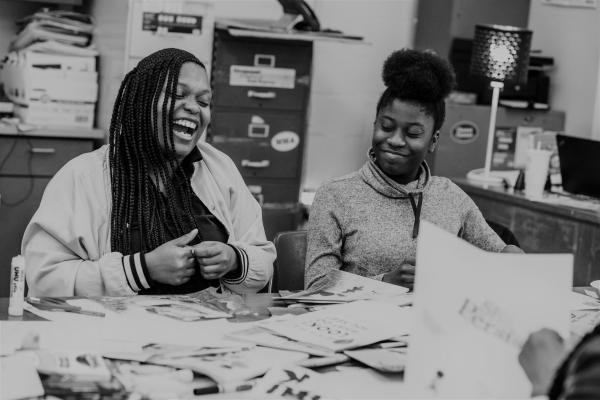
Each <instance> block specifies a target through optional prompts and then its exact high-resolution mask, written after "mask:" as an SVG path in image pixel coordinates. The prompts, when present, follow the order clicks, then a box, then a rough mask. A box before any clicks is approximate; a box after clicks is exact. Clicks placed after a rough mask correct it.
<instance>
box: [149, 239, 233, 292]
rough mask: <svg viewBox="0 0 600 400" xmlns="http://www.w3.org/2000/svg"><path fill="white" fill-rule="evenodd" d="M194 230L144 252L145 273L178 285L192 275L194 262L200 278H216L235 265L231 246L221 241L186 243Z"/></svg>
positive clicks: (231, 269)
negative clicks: (146, 270)
mask: <svg viewBox="0 0 600 400" xmlns="http://www.w3.org/2000/svg"><path fill="white" fill-rule="evenodd" d="M197 233H198V230H197V229H193V230H192V231H190V232H189V233H186V234H185V235H183V236H181V237H179V238H176V239H173V240H170V241H168V242H166V243H163V244H162V245H160V246H158V247H157V248H156V249H154V250H152V251H151V252H149V253H147V254H146V256H145V257H146V266H147V268H148V273H149V274H150V277H151V278H152V279H153V280H154V281H157V282H161V283H166V284H169V285H173V286H179V285H183V284H184V283H186V282H188V281H189V280H190V279H191V278H192V276H194V274H195V273H196V269H197V268H196V266H197V265H198V266H199V271H200V274H201V275H202V277H203V278H204V279H219V278H221V277H222V276H223V275H225V274H227V273H228V272H230V271H233V270H235V269H236V268H237V267H238V266H237V256H236V254H235V250H233V249H232V248H231V247H230V246H228V245H227V244H225V243H221V242H213V241H204V242H201V243H199V244H197V245H194V246H189V245H188V243H190V242H191V241H192V240H193V239H194V238H195V237H196V235H197Z"/></svg>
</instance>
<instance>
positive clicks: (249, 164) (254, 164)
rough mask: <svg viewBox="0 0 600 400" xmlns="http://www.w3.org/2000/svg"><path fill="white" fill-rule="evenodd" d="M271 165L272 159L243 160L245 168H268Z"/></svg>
mask: <svg viewBox="0 0 600 400" xmlns="http://www.w3.org/2000/svg"><path fill="white" fill-rule="evenodd" d="M269 165H271V161H269V160H262V161H250V160H242V167H245V168H268V167H269Z"/></svg>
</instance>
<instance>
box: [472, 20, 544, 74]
mask: <svg viewBox="0 0 600 400" xmlns="http://www.w3.org/2000/svg"><path fill="white" fill-rule="evenodd" d="M532 34H533V32H532V31H529V30H527V29H523V28H517V27H514V26H506V25H476V26H475V38H474V40H473V51H472V53H471V67H470V72H471V75H475V76H480V77H484V78H487V79H490V80H493V81H499V82H504V83H508V82H510V83H514V84H519V85H524V84H525V83H527V67H528V65H529V52H530V50H531V36H532Z"/></svg>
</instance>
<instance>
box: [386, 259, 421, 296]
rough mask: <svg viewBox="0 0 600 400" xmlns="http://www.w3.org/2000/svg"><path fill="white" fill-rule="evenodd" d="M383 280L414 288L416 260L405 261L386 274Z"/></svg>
mask: <svg viewBox="0 0 600 400" xmlns="http://www.w3.org/2000/svg"><path fill="white" fill-rule="evenodd" d="M382 281H383V282H387V283H392V284H394V285H399V286H404V287H406V288H408V289H410V290H412V289H413V285H414V283H415V260H413V259H410V260H406V261H404V262H403V263H402V264H400V266H399V267H397V268H395V269H394V270H392V271H390V272H388V273H387V274H385V275H384V276H383V279H382Z"/></svg>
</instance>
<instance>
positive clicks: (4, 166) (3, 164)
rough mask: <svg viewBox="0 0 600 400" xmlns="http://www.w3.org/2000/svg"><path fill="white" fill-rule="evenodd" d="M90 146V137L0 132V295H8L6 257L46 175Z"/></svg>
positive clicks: (16, 247) (14, 249) (16, 246)
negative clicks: (42, 135)
mask: <svg viewBox="0 0 600 400" xmlns="http://www.w3.org/2000/svg"><path fill="white" fill-rule="evenodd" d="M94 147H95V142H94V140H93V139H91V138H57V137H37V136H24V135H0V194H1V195H2V202H1V204H0V297H8V296H9V285H8V282H9V278H10V261H11V259H12V257H13V256H15V255H17V254H19V253H20V252H21V239H22V237H23V232H24V231H25V227H26V226H27V224H28V223H29V221H30V220H31V217H32V216H33V214H34V213H35V211H36V210H37V208H38V206H39V203H40V200H41V198H42V194H43V193H44V189H45V188H46V185H47V184H48V182H49V181H50V178H52V176H53V175H54V174H55V173H56V172H57V171H58V170H59V169H60V168H61V167H62V166H63V165H64V164H66V163H67V161H69V160H71V159H72V158H74V157H76V156H78V155H79V154H82V153H85V152H88V151H92V150H93V149H94Z"/></svg>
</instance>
